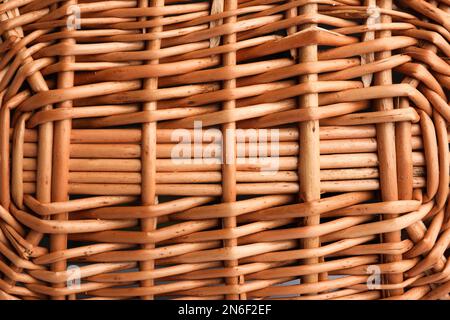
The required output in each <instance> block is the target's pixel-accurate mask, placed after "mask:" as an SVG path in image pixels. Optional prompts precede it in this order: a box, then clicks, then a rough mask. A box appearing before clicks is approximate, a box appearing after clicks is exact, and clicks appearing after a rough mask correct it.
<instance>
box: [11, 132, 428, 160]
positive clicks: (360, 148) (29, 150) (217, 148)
mask: <svg viewBox="0 0 450 320" xmlns="http://www.w3.org/2000/svg"><path fill="white" fill-rule="evenodd" d="M411 144H412V148H413V150H418V149H422V148H423V143H422V139H421V138H420V137H418V136H416V137H412V138H411ZM236 147H237V150H238V152H239V153H238V155H240V156H247V157H248V156H251V155H253V156H258V155H265V154H267V155H268V156H295V155H298V153H299V144H298V143H296V142H285V141H280V142H267V143H265V142H259V143H258V142H256V143H254V142H248V143H238V144H237V145H236ZM272 148H274V151H273V152H271V149H272ZM16 149H17V148H16ZM180 150H183V151H188V150H189V151H188V152H189V154H190V155H192V156H193V155H195V153H196V151H197V152H200V155H204V154H205V155H206V154H207V155H208V156H209V157H220V156H221V155H222V148H221V145H220V144H218V143H211V144H201V143H197V144H194V143H192V144H190V145H187V144H186V145H183V146H180V145H177V144H158V145H157V149H156V156H157V158H160V159H167V158H172V157H173V155H178V153H179V151H180ZM375 151H377V141H376V140H375V139H373V138H362V139H339V140H338V139H336V140H325V141H323V142H322V143H321V144H320V152H321V154H342V153H362V152H375ZM23 152H24V157H27V158H34V157H36V156H37V153H38V145H37V144H36V143H25V144H24V146H23ZM70 157H72V158H91V159H95V158H109V159H137V158H141V147H140V146H139V145H137V144H72V145H71V146H70Z"/></svg>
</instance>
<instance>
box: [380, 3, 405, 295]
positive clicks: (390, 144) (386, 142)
mask: <svg viewBox="0 0 450 320" xmlns="http://www.w3.org/2000/svg"><path fill="white" fill-rule="evenodd" d="M378 5H379V7H380V8H381V9H388V10H390V9H392V1H391V0H381V1H379V4H378ZM391 21H392V19H391V17H390V16H388V15H381V23H390V22H391ZM391 35H392V34H391V32H390V31H380V32H379V34H378V38H389V37H391ZM390 56H391V52H390V51H383V52H380V53H378V54H377V55H376V58H377V59H378V60H382V59H386V58H389V57H390ZM375 84H376V85H380V86H382V85H390V84H392V72H391V71H390V70H389V71H384V72H380V73H377V74H376V75H375ZM393 108H394V105H393V99H383V100H380V101H379V102H377V109H378V110H380V111H387V110H392V109H393ZM377 136H378V140H379V146H378V154H379V157H380V184H381V186H382V187H381V197H382V199H383V200H384V201H395V200H397V199H398V187H397V168H396V153H395V140H393V139H392V137H395V125H394V124H393V123H383V124H378V125H377ZM386 218H387V219H390V218H392V217H390V216H387V217H386ZM383 238H384V241H386V242H399V241H401V234H400V232H393V233H389V234H385V235H383ZM401 259H402V257H401V255H388V256H386V260H385V261H386V262H397V261H401ZM386 281H387V283H393V284H396V283H401V282H403V275H402V274H389V275H387V276H386ZM402 293H403V290H401V289H398V290H390V291H389V294H390V295H401V294H402Z"/></svg>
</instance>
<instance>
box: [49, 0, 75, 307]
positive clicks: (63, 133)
mask: <svg viewBox="0 0 450 320" xmlns="http://www.w3.org/2000/svg"><path fill="white" fill-rule="evenodd" d="M76 4H77V0H69V1H67V2H64V3H63V4H62V5H67V6H72V5H76ZM54 8H55V9H56V6H55V7H54ZM62 30H63V31H64V30H68V29H67V27H64V28H62ZM61 43H63V44H67V45H71V44H75V40H74V39H71V38H68V39H64V40H62V41H61ZM60 61H61V63H73V62H75V57H73V56H64V57H61V58H60ZM57 82H58V83H57V86H58V88H71V87H73V85H74V73H73V72H71V71H67V72H61V73H60V74H59V75H58V80H57ZM72 105H73V103H72V101H70V100H68V101H64V102H62V103H60V104H58V105H57V106H56V108H61V109H67V108H72ZM71 130H72V121H71V120H70V119H67V120H62V121H57V122H55V127H54V146H53V148H54V152H53V173H52V174H53V176H52V178H53V180H52V201H53V202H62V201H67V200H68V198H69V197H68V194H69V170H70V169H69V161H70V136H71V133H70V131H71ZM53 219H54V220H68V219H69V215H68V213H61V214H58V215H55V216H54V218H53ZM65 249H67V234H55V235H52V236H51V237H50V250H51V251H52V252H54V251H62V250H65ZM66 269H67V262H66V261H58V262H55V263H54V264H52V270H53V271H54V272H61V271H65V270H66ZM54 287H55V288H65V287H66V283H57V284H55V285H54ZM53 298H54V299H55V300H64V299H65V297H64V296H54V297H53Z"/></svg>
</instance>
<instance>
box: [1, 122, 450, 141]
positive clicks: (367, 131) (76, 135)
mask: <svg viewBox="0 0 450 320" xmlns="http://www.w3.org/2000/svg"><path fill="white" fill-rule="evenodd" d="M411 128H412V131H411V134H412V135H413V136H418V135H420V134H421V129H420V126H419V125H418V124H413V125H412V126H411ZM207 129H209V128H204V131H203V135H202V138H203V141H213V139H216V138H217V137H219V135H218V133H217V131H216V133H214V132H210V131H207ZM183 130H186V132H188V133H189V134H190V136H191V137H193V136H194V130H192V129H183ZM174 132H175V129H158V131H157V137H156V138H157V141H158V142H159V143H173V141H172V137H173V134H174ZM279 133H280V135H279V140H280V141H298V139H299V137H298V129H297V128H282V129H279ZM207 136H208V137H207ZM449 136H450V134H449ZM11 137H12V129H11V130H10V140H12V138H11ZM375 137H376V129H375V126H374V125H359V126H321V127H320V139H321V140H334V139H349V138H353V139H357V138H375ZM24 138H25V142H37V138H38V136H37V130H34V129H27V130H26V131H25V137H24ZM268 139H269V140H270V135H269V136H268ZM449 140H450V138H449ZM71 142H72V143H140V142H141V130H140V129H73V130H72V131H71Z"/></svg>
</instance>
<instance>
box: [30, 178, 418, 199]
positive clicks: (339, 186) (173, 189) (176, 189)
mask: <svg viewBox="0 0 450 320" xmlns="http://www.w3.org/2000/svg"><path fill="white" fill-rule="evenodd" d="M425 186H426V181H425V179H424V178H419V177H418V178H414V181H413V187H414V188H423V187H425ZM379 188H380V184H379V181H378V180H377V179H367V180H345V181H324V182H322V183H321V192H323V193H325V192H353V191H373V190H379ZM35 191H36V190H35V184H34V183H24V193H25V194H34V193H35ZM236 192H237V194H238V195H266V194H296V193H298V192H299V187H298V183H294V182H291V183H288V182H273V183H241V184H237V185H236ZM69 194H71V195H124V196H125V195H130V196H131V195H132V196H138V195H140V194H141V186H140V185H139V184H81V183H76V184H75V183H72V184H70V185H69ZM156 194H157V195H166V196H220V195H222V185H221V184H158V185H157V186H156Z"/></svg>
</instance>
